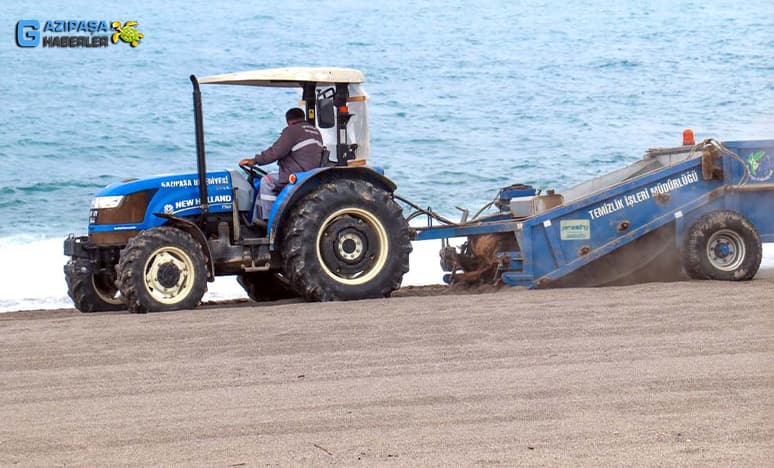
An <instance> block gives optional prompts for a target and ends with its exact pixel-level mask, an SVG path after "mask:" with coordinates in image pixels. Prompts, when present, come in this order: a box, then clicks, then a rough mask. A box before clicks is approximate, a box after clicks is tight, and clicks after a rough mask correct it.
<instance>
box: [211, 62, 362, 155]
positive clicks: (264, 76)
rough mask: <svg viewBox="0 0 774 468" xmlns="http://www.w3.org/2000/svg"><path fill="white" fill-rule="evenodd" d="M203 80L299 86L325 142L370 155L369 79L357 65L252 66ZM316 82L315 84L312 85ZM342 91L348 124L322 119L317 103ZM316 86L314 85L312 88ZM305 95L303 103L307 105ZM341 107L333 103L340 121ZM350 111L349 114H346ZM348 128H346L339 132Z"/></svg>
mask: <svg viewBox="0 0 774 468" xmlns="http://www.w3.org/2000/svg"><path fill="white" fill-rule="evenodd" d="M198 82H199V83H201V84H222V85H242V86H264V87H275V88H298V89H299V90H303V92H304V93H307V92H309V93H310V94H308V96H310V99H311V104H312V105H311V106H310V107H312V109H313V110H314V112H313V114H312V113H310V110H309V108H307V115H308V116H309V118H310V121H311V119H312V115H314V121H315V122H314V123H315V125H316V126H317V127H318V128H319V130H320V133H321V134H322V137H323V144H324V145H325V146H326V148H328V150H329V151H331V153H332V154H334V155H335V154H336V152H337V151H338V149H337V148H340V147H341V145H349V146H351V147H352V148H356V149H355V150H354V154H355V159H367V158H368V155H369V153H370V149H371V148H370V146H371V145H370V135H369V132H368V106H367V103H366V100H367V99H368V95H367V94H366V92H365V90H364V89H363V87H362V86H361V83H363V82H365V76H364V75H363V72H361V71H360V70H355V69H354V68H337V67H287V68H270V69H265V70H248V71H242V72H236V73H226V74H223V75H213V76H207V77H203V78H199V79H198ZM312 85H314V86H312ZM342 86H343V89H342V90H341V92H342V93H346V101H343V98H342V101H340V104H346V107H347V114H349V115H350V117H349V118H348V119H347V120H345V121H346V124H345V125H343V126H342V127H339V126H338V125H334V126H330V125H325V124H322V123H321V122H320V119H319V117H320V115H321V113H320V111H319V108H318V107H317V104H319V102H320V100H321V99H325V98H326V97H330V96H331V95H332V93H335V92H336V90H337V88H341V87H342ZM312 88H313V89H312ZM308 104H309V103H307V102H306V101H305V100H304V97H303V96H302V98H301V102H300V103H299V105H301V106H307V105H308ZM339 112H340V107H333V119H334V121H336V122H338V121H339V119H338V115H339ZM344 115H346V114H344ZM341 128H344V129H345V131H344V132H339V130H340V129H341Z"/></svg>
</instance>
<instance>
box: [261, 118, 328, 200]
mask: <svg viewBox="0 0 774 468" xmlns="http://www.w3.org/2000/svg"><path fill="white" fill-rule="evenodd" d="M322 146H323V142H322V137H321V136H320V132H319V131H318V130H317V128H316V127H315V126H314V125H311V124H310V123H309V122H307V121H305V120H299V121H297V122H293V123H291V124H290V125H288V126H287V127H285V129H284V130H282V134H281V135H280V137H279V138H278V139H277V141H275V142H274V144H273V145H271V146H270V147H269V148H267V149H266V150H264V151H262V152H260V153H258V154H256V155H255V162H256V163H258V164H269V163H272V162H274V161H277V164H279V185H285V184H287V183H288V177H289V176H290V174H291V173H293V172H303V171H308V170H310V169H314V168H315V167H320V164H321V162H322Z"/></svg>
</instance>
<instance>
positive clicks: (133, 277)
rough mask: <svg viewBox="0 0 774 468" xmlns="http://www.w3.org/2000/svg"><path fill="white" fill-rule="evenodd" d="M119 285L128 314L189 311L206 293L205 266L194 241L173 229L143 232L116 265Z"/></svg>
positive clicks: (200, 250)
mask: <svg viewBox="0 0 774 468" xmlns="http://www.w3.org/2000/svg"><path fill="white" fill-rule="evenodd" d="M117 270H118V285H119V288H120V290H121V294H123V296H124V298H125V299H126V304H127V307H128V308H129V312H134V313H145V312H155V311H165V310H178V309H191V308H194V307H196V306H197V305H198V304H199V301H200V300H201V298H202V296H203V295H204V293H205V291H207V264H206V261H205V259H204V252H202V248H201V246H200V245H199V244H198V243H197V242H196V240H194V238H193V237H192V236H191V235H190V234H188V233H187V232H185V231H181V230H180V229H176V228H173V227H167V226H162V227H157V228H154V229H150V230H147V231H142V232H140V233H139V234H137V236H135V237H133V238H132V239H130V240H129V243H128V244H127V245H126V248H124V249H123V250H122V251H121V259H120V260H119V262H118V268H117Z"/></svg>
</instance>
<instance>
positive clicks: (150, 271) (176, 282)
mask: <svg viewBox="0 0 774 468" xmlns="http://www.w3.org/2000/svg"><path fill="white" fill-rule="evenodd" d="M144 272H145V275H144V276H143V279H144V283H145V289H146V290H147V291H148V293H150V295H151V297H153V299H155V300H156V301H158V302H160V303H162V304H177V303H178V302H180V301H182V300H184V299H185V298H186V297H188V294H189V293H190V292H191V289H193V283H194V275H195V272H194V266H193V261H192V260H191V257H190V256H189V255H188V254H186V253H185V252H184V251H183V250H181V249H179V248H177V247H172V246H166V247H161V248H159V249H156V250H155V251H154V252H153V253H152V254H151V255H150V256H149V257H148V261H147V262H145V268H144Z"/></svg>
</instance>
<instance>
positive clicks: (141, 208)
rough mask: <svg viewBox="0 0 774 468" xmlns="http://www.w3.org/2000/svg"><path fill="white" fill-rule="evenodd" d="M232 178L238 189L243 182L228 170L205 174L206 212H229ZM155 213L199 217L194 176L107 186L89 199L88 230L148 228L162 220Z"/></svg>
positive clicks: (195, 176)
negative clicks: (207, 204) (237, 181)
mask: <svg viewBox="0 0 774 468" xmlns="http://www.w3.org/2000/svg"><path fill="white" fill-rule="evenodd" d="M233 177H239V178H240V179H241V181H240V186H241V185H244V184H245V183H246V182H245V181H244V178H243V177H242V176H241V175H239V174H233V173H232V172H230V171H217V172H208V173H207V190H208V196H207V198H208V200H207V201H208V203H209V212H211V213H217V212H229V211H231V204H232V193H233V190H232V187H233V185H232V178H233ZM157 213H164V214H169V215H175V216H183V217H184V216H193V215H198V214H200V213H201V201H200V200H199V179H198V176H197V174H196V173H191V174H177V175H159V176H155V177H150V178H147V179H136V180H128V181H125V182H119V183H115V184H111V185H108V186H107V187H105V188H104V189H102V190H100V191H99V192H97V194H96V197H95V198H94V200H92V204H91V212H90V216H89V218H90V219H89V231H90V232H98V231H121V230H142V229H149V228H151V227H155V226H158V225H161V224H163V223H164V221H165V220H164V218H161V217H158V216H155V214H157Z"/></svg>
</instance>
